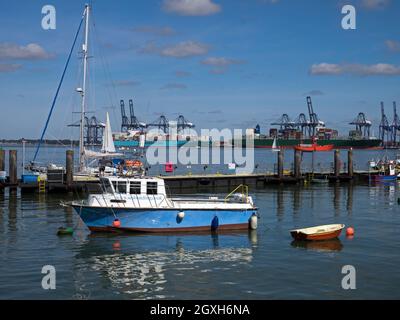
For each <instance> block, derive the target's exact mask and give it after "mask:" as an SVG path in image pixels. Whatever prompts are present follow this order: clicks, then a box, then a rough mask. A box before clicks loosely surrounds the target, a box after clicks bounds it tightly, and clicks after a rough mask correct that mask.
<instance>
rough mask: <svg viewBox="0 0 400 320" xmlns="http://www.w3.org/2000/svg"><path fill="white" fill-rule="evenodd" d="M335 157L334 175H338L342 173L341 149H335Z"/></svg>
mask: <svg viewBox="0 0 400 320" xmlns="http://www.w3.org/2000/svg"><path fill="white" fill-rule="evenodd" d="M334 157H335V158H334V175H335V177H338V176H339V175H340V151H339V150H338V149H336V150H335V155H334Z"/></svg>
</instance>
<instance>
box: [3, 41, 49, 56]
mask: <svg viewBox="0 0 400 320" xmlns="http://www.w3.org/2000/svg"><path fill="white" fill-rule="evenodd" d="M50 58H52V55H51V54H49V53H47V52H46V51H45V50H44V49H43V48H42V47H41V46H40V45H38V44H36V43H29V44H28V45H26V46H19V45H17V44H14V43H8V42H3V43H0V59H18V60H41V59H50Z"/></svg>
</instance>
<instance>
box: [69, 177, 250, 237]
mask: <svg viewBox="0 0 400 320" xmlns="http://www.w3.org/2000/svg"><path fill="white" fill-rule="evenodd" d="M100 184H101V187H102V193H101V194H89V196H88V199H87V200H82V201H74V202H72V204H71V206H72V207H73V208H74V209H75V211H76V212H77V213H78V215H79V216H80V217H81V219H82V220H83V222H84V223H85V224H86V226H87V227H88V228H89V229H90V230H91V231H92V232H96V231H100V232H102V231H103V232H104V231H111V232H116V231H133V232H181V231H209V230H243V229H256V228H257V207H256V206H255V205H254V203H253V199H252V197H251V196H249V195H248V188H247V186H244V185H240V186H239V187H238V188H236V189H235V190H234V191H233V192H231V193H230V194H229V195H228V196H227V197H225V198H218V197H208V198H199V197H195V198H193V197H181V198H173V197H168V195H167V194H166V190H165V183H164V180H163V179H160V178H156V177H146V176H133V177H125V176H110V177H102V178H100ZM239 189H241V191H242V192H241V193H239V192H238V190H239Z"/></svg>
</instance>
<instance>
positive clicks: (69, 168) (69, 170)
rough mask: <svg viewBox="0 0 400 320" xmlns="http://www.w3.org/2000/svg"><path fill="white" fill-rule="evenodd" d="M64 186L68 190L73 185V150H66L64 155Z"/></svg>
mask: <svg viewBox="0 0 400 320" xmlns="http://www.w3.org/2000/svg"><path fill="white" fill-rule="evenodd" d="M65 155H66V159H65V162H66V165H65V167H66V179H65V180H66V186H67V188H68V189H71V188H72V185H73V183H74V150H67V151H66V153H65Z"/></svg>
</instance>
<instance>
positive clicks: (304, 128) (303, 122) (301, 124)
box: [295, 113, 310, 136]
mask: <svg viewBox="0 0 400 320" xmlns="http://www.w3.org/2000/svg"><path fill="white" fill-rule="evenodd" d="M295 125H296V127H297V130H300V131H301V133H302V135H303V136H306V135H307V134H308V135H310V127H309V122H308V120H307V117H306V115H305V114H304V113H300V114H299V116H298V117H297V119H296V120H295Z"/></svg>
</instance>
